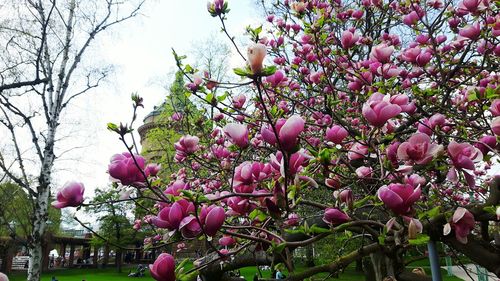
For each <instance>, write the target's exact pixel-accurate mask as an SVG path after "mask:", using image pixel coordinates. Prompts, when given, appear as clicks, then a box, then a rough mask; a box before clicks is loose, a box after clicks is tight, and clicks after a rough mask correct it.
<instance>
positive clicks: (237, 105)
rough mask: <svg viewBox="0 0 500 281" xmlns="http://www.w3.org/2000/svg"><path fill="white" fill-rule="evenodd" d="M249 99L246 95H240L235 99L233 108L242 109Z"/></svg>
mask: <svg viewBox="0 0 500 281" xmlns="http://www.w3.org/2000/svg"><path fill="white" fill-rule="evenodd" d="M246 100H247V98H246V97H245V95H244V94H239V95H237V96H236V97H234V98H233V106H234V108H237V109H241V108H243V106H244V105H245V102H246Z"/></svg>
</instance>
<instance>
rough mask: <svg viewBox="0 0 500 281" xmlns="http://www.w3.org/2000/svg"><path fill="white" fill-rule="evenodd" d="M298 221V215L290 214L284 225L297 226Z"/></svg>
mask: <svg viewBox="0 0 500 281" xmlns="http://www.w3.org/2000/svg"><path fill="white" fill-rule="evenodd" d="M299 220H300V217H299V215H297V214H295V213H290V214H289V215H288V218H287V219H286V220H285V222H284V223H285V224H286V225H287V226H295V225H297V224H299Z"/></svg>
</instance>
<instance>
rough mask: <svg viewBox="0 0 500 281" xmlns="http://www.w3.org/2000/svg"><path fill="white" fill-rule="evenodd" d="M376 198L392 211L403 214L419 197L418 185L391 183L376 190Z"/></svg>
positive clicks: (406, 212)
mask: <svg viewBox="0 0 500 281" xmlns="http://www.w3.org/2000/svg"><path fill="white" fill-rule="evenodd" d="M377 193H378V198H379V199H380V200H381V201H382V202H384V204H385V205H386V206H387V208H389V209H391V210H392V211H393V212H394V213H396V214H399V215H405V214H408V213H410V212H411V210H412V206H413V204H414V203H415V202H416V201H417V200H418V199H420V195H421V194H422V191H421V189H420V187H419V186H418V187H416V188H414V187H413V186H411V185H409V184H401V183H391V184H389V185H384V186H382V187H380V188H379V190H378V192H377Z"/></svg>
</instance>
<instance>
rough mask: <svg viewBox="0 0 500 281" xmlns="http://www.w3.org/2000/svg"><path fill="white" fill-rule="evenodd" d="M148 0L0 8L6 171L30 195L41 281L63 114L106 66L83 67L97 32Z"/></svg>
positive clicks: (33, 2)
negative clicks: (43, 248) (0, 20)
mask: <svg viewBox="0 0 500 281" xmlns="http://www.w3.org/2000/svg"><path fill="white" fill-rule="evenodd" d="M142 5H143V1H135V2H133V1H115V0H95V1H79V0H61V1H55V0H23V1H17V0H12V1H5V3H4V4H3V5H2V6H0V14H2V18H3V20H2V22H1V23H0V83H1V84H0V122H1V124H2V140H1V142H2V147H0V171H2V172H3V174H4V175H5V177H6V179H8V180H9V181H12V182H14V183H16V184H17V185H19V186H21V187H22V188H23V189H24V190H25V191H26V192H27V193H28V195H29V198H30V200H31V201H32V216H31V222H32V226H33V227H32V229H31V232H30V234H29V235H28V237H27V241H28V249H29V255H30V260H29V268H28V280H30V281H31V280H40V274H41V269H42V259H43V254H42V247H41V244H42V239H43V236H44V233H45V230H46V227H47V225H46V222H47V218H48V208H49V198H50V195H51V187H52V175H53V168H54V163H55V161H56V160H57V158H58V156H57V154H56V153H57V152H58V151H57V146H56V144H57V142H58V140H59V136H58V131H60V124H61V116H62V114H63V113H64V112H65V110H67V108H68V106H69V105H70V104H71V103H73V102H74V101H75V100H76V99H77V98H78V97H79V96H81V95H84V94H86V93H89V92H90V91H91V90H92V89H94V88H96V87H98V86H99V85H100V84H101V83H102V81H103V80H104V79H105V78H106V76H107V75H108V71H107V70H106V69H99V68H94V67H90V68H89V67H82V65H83V64H82V62H84V60H85V59H86V56H85V54H86V53H88V52H89V50H90V49H91V48H92V43H93V42H94V40H96V38H97V37H98V35H100V34H101V33H103V32H104V31H105V30H107V29H108V28H110V27H113V26H115V25H117V24H119V23H122V22H124V21H126V20H129V19H131V18H133V17H135V16H137V15H138V13H139V10H140V8H141V6H142Z"/></svg>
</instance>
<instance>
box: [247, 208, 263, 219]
mask: <svg viewBox="0 0 500 281" xmlns="http://www.w3.org/2000/svg"><path fill="white" fill-rule="evenodd" d="M248 217H249V218H250V219H251V220H254V219H255V218H258V219H259V220H260V221H264V220H265V219H266V218H267V215H266V214H265V213H264V212H262V211H261V210H259V209H255V210H253V211H252V212H251V213H250V214H248Z"/></svg>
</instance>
